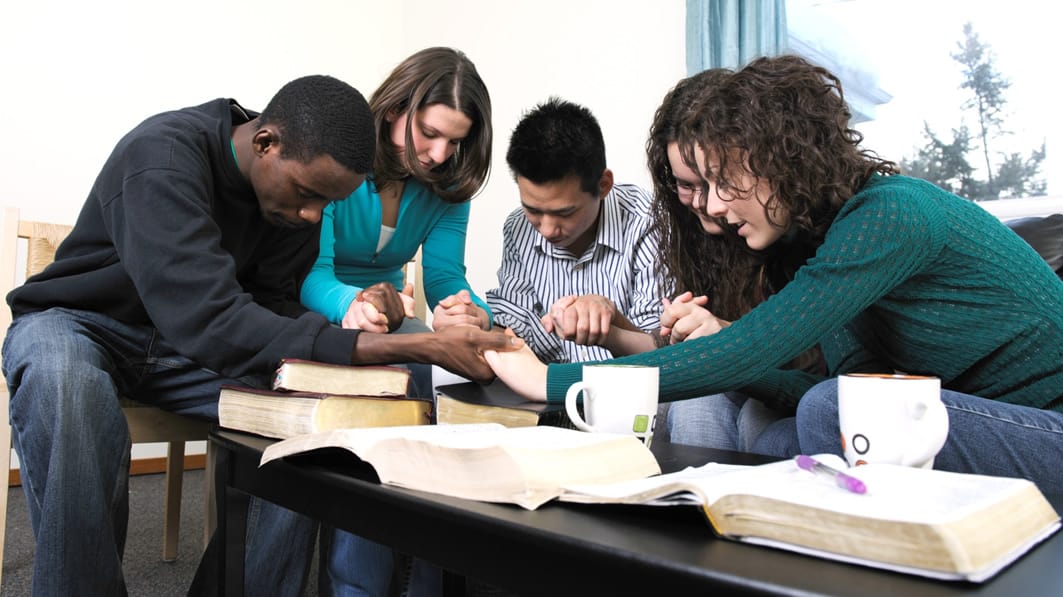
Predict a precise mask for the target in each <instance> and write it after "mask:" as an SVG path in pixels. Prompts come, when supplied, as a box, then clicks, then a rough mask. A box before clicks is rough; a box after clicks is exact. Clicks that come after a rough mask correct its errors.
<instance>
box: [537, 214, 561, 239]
mask: <svg viewBox="0 0 1063 597" xmlns="http://www.w3.org/2000/svg"><path fill="white" fill-rule="evenodd" d="M539 230H540V231H542V235H543V236H545V237H547V238H555V237H557V236H558V235H559V234H560V233H561V220H560V219H559V218H555V217H553V216H543V217H542V219H541V220H539Z"/></svg>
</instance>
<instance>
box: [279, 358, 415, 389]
mask: <svg viewBox="0 0 1063 597" xmlns="http://www.w3.org/2000/svg"><path fill="white" fill-rule="evenodd" d="M409 383H410V371H409V369H404V368H402V367H389V366H385V365H373V366H368V365H358V366H356V365H335V364H332V363H319V362H317V361H308V360H304V359H281V362H280V365H278V366H277V371H276V373H275V374H274V376H273V389H274V390H294V391H298V392H319V393H324V394H352V395H355V396H405V395H406V389H407V386H408V385H409Z"/></svg>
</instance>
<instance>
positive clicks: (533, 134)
mask: <svg viewBox="0 0 1063 597" xmlns="http://www.w3.org/2000/svg"><path fill="white" fill-rule="evenodd" d="M506 162H507V163H508V164H509V169H510V170H511V171H512V172H513V176H514V177H517V176H522V177H524V178H527V179H528V180H530V181H531V182H533V183H535V184H543V183H547V182H554V181H558V180H561V179H564V178H567V177H569V176H571V175H573V174H575V175H577V176H579V180H580V189H581V190H582V191H584V192H587V193H591V194H592V195H594V196H598V188H599V187H598V183H599V181H600V180H601V177H602V172H604V171H605V140H604V139H603V138H602V129H601V127H599V126H598V120H597V119H596V118H595V117H594V115H593V114H591V111H590V110H588V109H587V108H584V107H583V106H580V105H578V104H574V103H572V102H568V101H565V100H562V99H559V98H556V97H551V98H550V99H548V100H547V101H546V102H545V103H542V104H539V105H538V106H536V107H535V108H534V109H532V110H531V111H530V112H528V113H527V114H525V115H524V117H523V118H522V119H521V121H520V123H518V124H517V127H516V128H515V129H513V135H512V136H511V137H510V140H509V150H508V151H506Z"/></svg>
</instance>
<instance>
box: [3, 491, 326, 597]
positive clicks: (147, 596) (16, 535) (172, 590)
mask: <svg viewBox="0 0 1063 597" xmlns="http://www.w3.org/2000/svg"><path fill="white" fill-rule="evenodd" d="M203 481H204V472H203V471H202V470H192V471H187V472H186V473H185V478H184V483H183V486H184V487H183V490H182V492H181V525H180V534H179V542H178V549H177V560H176V561H174V562H164V561H162V504H163V475H162V474H157V475H136V476H133V477H131V478H130V480H129V511H130V515H129V532H128V537H127V538H126V548H125V557H124V560H123V569H124V572H125V580H126V586H127V588H128V590H129V595H130V597H178V596H183V595H186V594H187V592H188V586H189V584H190V583H191V582H192V577H193V576H195V573H196V567H197V566H198V565H199V559H200V556H201V555H202V553H203V515H204V504H203V495H204V485H203ZM33 553H34V542H33V534H32V532H31V531H30V523H29V510H28V509H27V508H26V495H25V493H23V491H22V488H21V487H12V488H10V489H9V492H8V502H7V531H6V533H5V535H4V563H3V577H2V579H0V597H22V596H24V595H29V594H30V588H31V580H32V577H33ZM310 578H312V579H314V578H316V569H312V570H311V576H310ZM309 584H311V585H314V584H315V583H313V582H311V583H309ZM305 594H306V595H307V596H309V597H313V596H316V595H317V591H316V587H315V586H311V587H308V588H307V591H306V593H305Z"/></svg>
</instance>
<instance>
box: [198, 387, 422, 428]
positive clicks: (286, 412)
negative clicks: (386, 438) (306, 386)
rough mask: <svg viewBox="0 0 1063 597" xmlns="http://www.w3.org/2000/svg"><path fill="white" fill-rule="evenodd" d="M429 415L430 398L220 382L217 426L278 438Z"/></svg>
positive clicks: (415, 421)
mask: <svg viewBox="0 0 1063 597" xmlns="http://www.w3.org/2000/svg"><path fill="white" fill-rule="evenodd" d="M431 418H432V402H431V401H430V400H426V399H422V398H407V397H405V396H352V395H348V394H325V393H314V392H296V391H273V390H257V389H254V388H246V387H239V386H231V385H223V386H222V387H221V393H220V394H219V397H218V424H219V425H221V426H222V427H226V428H228V429H235V430H238V431H247V432H249V433H255V434H258V435H263V436H266V437H275V438H279V439H285V438H289V437H293V436H296V435H301V434H305V433H316V432H319V431H328V430H330V429H347V428H352V427H388V426H399V425H428V424H429V423H430V422H431Z"/></svg>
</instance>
